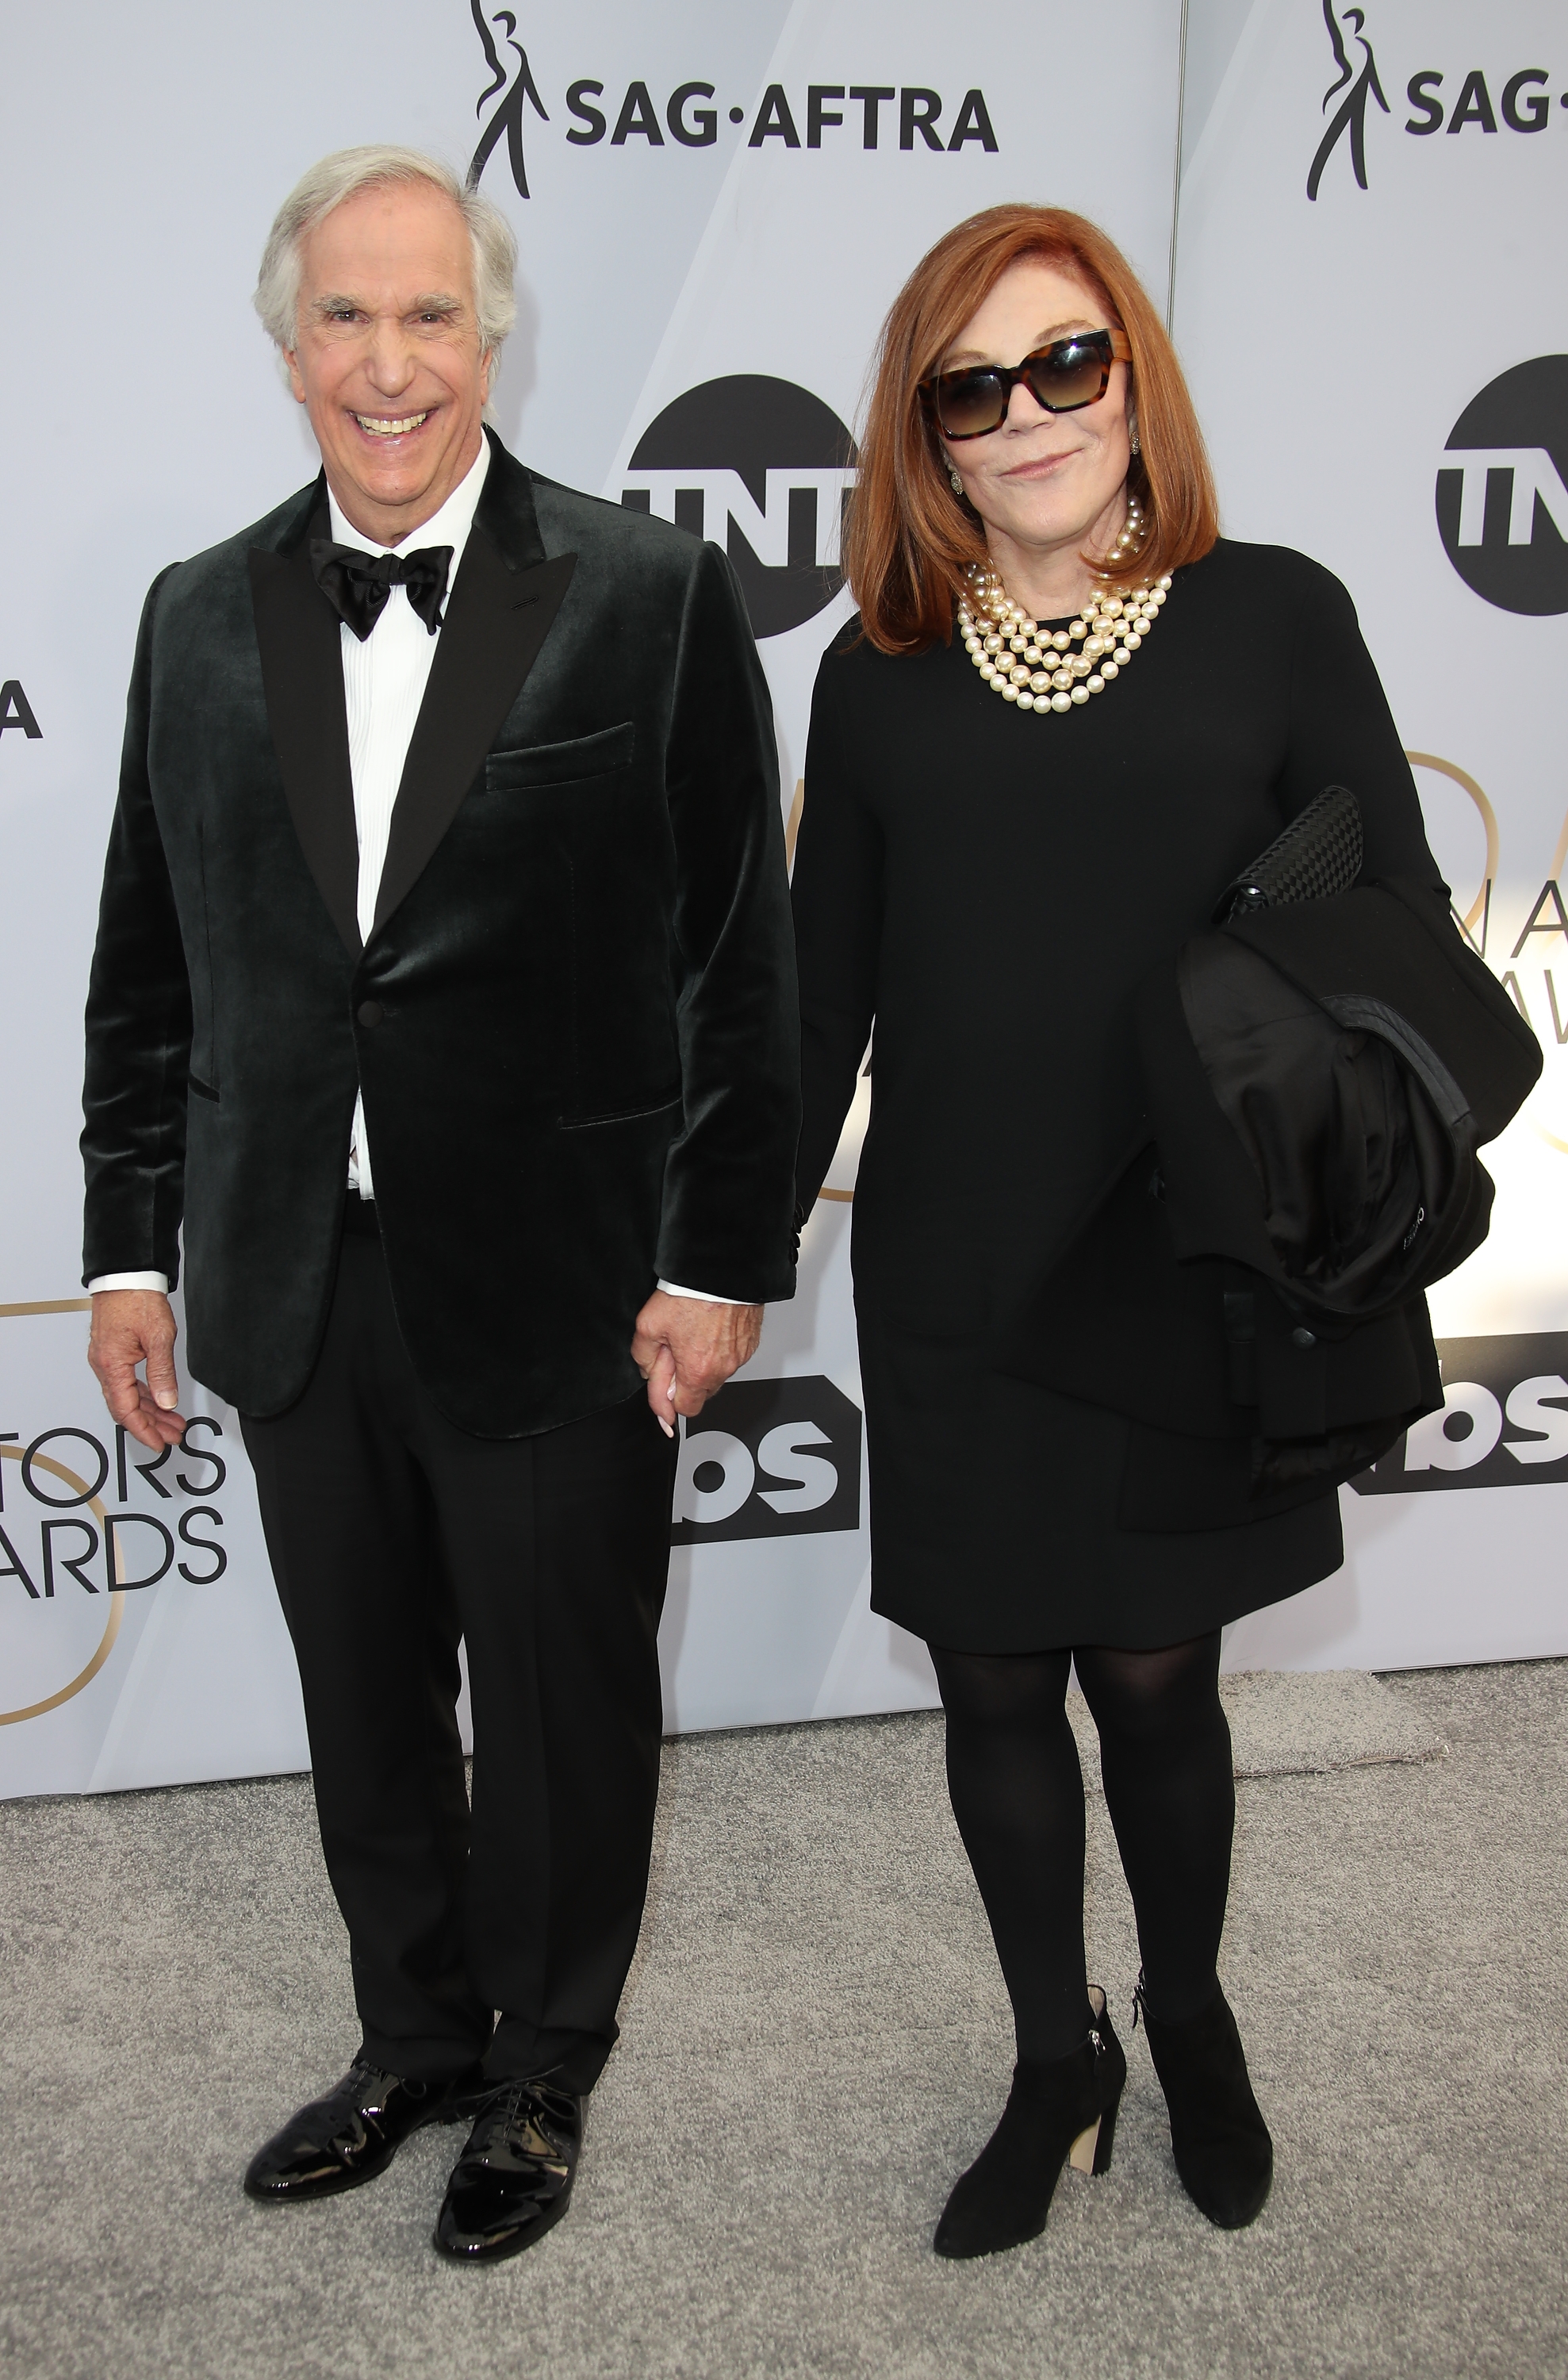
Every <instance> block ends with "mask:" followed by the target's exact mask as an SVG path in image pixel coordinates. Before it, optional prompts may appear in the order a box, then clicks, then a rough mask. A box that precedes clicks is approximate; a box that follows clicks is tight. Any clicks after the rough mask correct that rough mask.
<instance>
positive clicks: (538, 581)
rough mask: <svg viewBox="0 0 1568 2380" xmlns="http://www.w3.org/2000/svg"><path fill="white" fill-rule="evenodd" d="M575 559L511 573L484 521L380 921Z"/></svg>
mask: <svg viewBox="0 0 1568 2380" xmlns="http://www.w3.org/2000/svg"><path fill="white" fill-rule="evenodd" d="M576 563H577V557H576V555H575V554H574V553H562V554H558V555H557V556H556V557H555V559H554V560H553V561H550V562H540V563H537V564H536V565H535V566H534V567H533V568H532V569H531V570H518V571H513V570H509V569H508V568H507V565H506V564H505V563H504V561H503V560H502V559H501V554H500V553H498V552H497V550H496V548H495V546H494V545H493V544H492V542H491V540H490V539H489V538H488V536H487V535H486V534H485V530H484V528H483V524H482V523H481V521H480V520H479V519H477V518H476V520H475V523H474V528H473V529H472V531H471V532H470V535H469V539H468V543H467V545H466V547H465V548H464V554H463V561H462V563H461V565H460V566H459V569H458V573H457V578H456V582H455V584H454V585H453V587H452V595H451V597H450V599H449V601H448V603H447V608H446V617H445V619H444V621H443V622H442V625H441V633H440V642H439V644H438V645H437V647H436V658H435V661H434V662H433V664H432V666H431V670H430V682H429V684H428V686H427V687H426V689H425V699H424V701H423V702H422V703H421V704H420V706H419V716H418V719H417V720H416V722H415V727H414V735H413V738H412V740H411V742H410V744H409V747H408V758H407V759H406V760H405V761H404V769H403V782H402V783H401V784H400V785H399V787H398V794H397V802H396V806H395V807H394V808H393V810H392V833H391V835H390V837H389V839H388V843H387V859H386V866H385V867H384V868H382V870H381V889H380V894H379V896H378V898H377V902H376V924H377V925H378V926H380V925H382V924H384V922H385V921H386V919H387V918H388V917H391V916H392V911H393V910H394V909H395V908H396V907H397V906H398V905H399V903H400V902H402V901H403V900H404V899H405V898H406V897H407V894H408V892H410V890H411V889H412V887H413V886H414V884H415V883H416V881H417V880H418V878H419V876H420V874H421V873H422V871H423V870H424V868H426V867H427V866H428V862H429V859H430V856H431V854H432V853H433V852H434V850H435V848H436V846H437V844H439V843H440V839H441V837H442V835H443V834H445V832H446V831H447V829H448V827H449V826H450V825H451V824H452V820H453V819H454V818H455V817H456V815H457V811H458V807H459V805H460V804H461V802H462V800H463V797H464V795H465V794H466V793H467V791H468V788H469V787H470V785H471V784H472V783H473V782H474V780H475V778H476V776H477V775H478V773H479V771H480V769H481V768H482V767H483V766H484V761H485V755H486V753H487V752H488V750H489V748H490V746H491V745H492V744H493V743H494V742H495V739H496V736H497V735H498V734H499V732H500V729H501V722H502V720H503V719H504V718H505V717H506V714H507V712H508V711H509V710H511V708H512V706H513V703H514V702H515V701H516V699H517V697H518V695H519V694H520V692H521V691H522V687H523V682H524V680H525V678H526V676H527V674H528V672H529V671H530V670H531V669H532V668H533V666H534V663H535V662H536V660H537V658H538V653H539V649H540V647H541V646H542V645H543V643H544V641H545V638H546V637H548V636H549V631H550V626H551V624H552V622H553V621H554V619H555V615H556V613H557V612H559V610H560V609H561V600H562V598H563V597H564V595H565V593H566V589H567V588H568V587H569V586H570V584H571V582H572V573H573V569H574V568H575V567H576Z"/></svg>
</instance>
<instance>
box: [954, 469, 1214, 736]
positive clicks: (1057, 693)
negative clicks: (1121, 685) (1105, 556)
mask: <svg viewBox="0 0 1568 2380" xmlns="http://www.w3.org/2000/svg"><path fill="white" fill-rule="evenodd" d="M1142 536H1143V515H1142V512H1141V511H1140V508H1139V506H1138V504H1136V503H1131V504H1128V515H1127V523H1126V526H1125V528H1123V530H1122V533H1121V535H1120V536H1119V537H1118V538H1117V540H1116V544H1115V545H1114V546H1113V547H1112V548H1111V557H1110V558H1111V560H1112V561H1113V562H1118V561H1120V559H1121V557H1122V556H1123V554H1126V553H1132V552H1133V550H1134V549H1135V548H1136V547H1137V546H1138V545H1139V544H1140V542H1141V541H1142ZM969 584H970V600H969V601H967V602H966V601H962V600H960V601H959V629H960V631H961V633H962V636H963V640H964V650H965V651H966V652H967V653H968V654H969V657H970V659H971V662H973V663H974V666H975V668H976V669H977V670H978V671H979V672H980V674H981V676H982V677H983V679H984V681H985V683H986V685H987V686H989V687H990V688H991V691H992V693H993V694H999V695H1000V696H1001V698H1002V699H1003V701H1004V702H1011V703H1015V704H1016V705H1017V706H1018V708H1019V710H1073V709H1074V708H1075V707H1076V708H1079V709H1081V708H1082V706H1083V704H1084V703H1086V702H1087V701H1088V700H1089V698H1090V696H1091V695H1092V694H1104V690H1105V688H1106V686H1108V685H1109V684H1110V683H1111V681H1112V680H1113V679H1114V678H1116V677H1118V676H1119V675H1120V674H1121V672H1122V671H1123V670H1124V669H1125V668H1126V667H1127V665H1128V662H1129V661H1131V659H1132V657H1133V655H1134V653H1135V652H1137V650H1139V648H1140V645H1141V644H1142V642H1143V639H1144V637H1146V636H1147V635H1148V634H1149V631H1150V629H1151V628H1152V626H1153V625H1154V623H1155V621H1156V620H1157V619H1158V618H1159V616H1160V611H1161V607H1162V606H1163V604H1164V601H1165V598H1166V596H1167V595H1168V594H1169V593H1170V591H1171V582H1170V580H1169V578H1162V579H1160V580H1159V581H1158V582H1157V584H1155V585H1154V586H1152V587H1133V588H1129V589H1128V591H1127V593H1126V594H1125V595H1113V594H1109V593H1106V594H1097V595H1094V596H1092V597H1091V599H1090V601H1088V602H1087V603H1086V604H1085V605H1084V606H1083V608H1082V610H1081V611H1080V613H1079V615H1078V617H1077V618H1076V619H1075V620H1071V621H1069V622H1068V624H1067V626H1066V627H1065V628H1057V629H1056V630H1055V632H1053V631H1052V630H1051V629H1049V628H1042V627H1041V625H1040V624H1039V622H1038V621H1036V620H1031V618H1030V616H1029V614H1028V613H1027V612H1025V611H1024V610H1022V609H1021V607H1020V606H1019V604H1017V603H1015V602H1014V601H1012V598H1011V597H1010V596H1009V595H1008V593H1007V589H1006V588H1005V587H1004V586H1003V584H1002V582H1001V580H1000V578H999V577H997V576H996V573H995V570H992V569H988V568H983V567H982V566H981V565H979V564H971V567H970V572H969Z"/></svg>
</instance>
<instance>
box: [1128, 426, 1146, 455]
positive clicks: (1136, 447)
mask: <svg viewBox="0 0 1568 2380" xmlns="http://www.w3.org/2000/svg"><path fill="white" fill-rule="evenodd" d="M1128 443H1129V444H1130V445H1131V448H1132V451H1133V453H1134V454H1135V455H1141V454H1142V452H1143V449H1142V447H1141V446H1140V444H1139V443H1138V432H1137V431H1136V430H1135V431H1133V433H1132V436H1131V438H1130V440H1129V441H1128Z"/></svg>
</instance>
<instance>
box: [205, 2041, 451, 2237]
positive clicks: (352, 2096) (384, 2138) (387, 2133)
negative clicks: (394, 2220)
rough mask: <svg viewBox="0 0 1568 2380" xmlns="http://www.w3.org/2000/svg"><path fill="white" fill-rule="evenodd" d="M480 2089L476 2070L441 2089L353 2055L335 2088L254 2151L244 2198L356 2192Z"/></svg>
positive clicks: (285, 2198) (302, 2197)
mask: <svg viewBox="0 0 1568 2380" xmlns="http://www.w3.org/2000/svg"><path fill="white" fill-rule="evenodd" d="M480 2087H482V2078H481V2075H480V2072H479V2069H478V2068H477V2067H473V2068H471V2069H470V2070H469V2071H468V2072H467V2073H466V2074H463V2075H460V2076H459V2077H458V2079H457V2081H456V2082H455V2083H445V2084H442V2083H416V2082H414V2081H411V2080H410V2079H409V2078H408V2077H407V2076H405V2075H402V2074H388V2073H386V2072H385V2071H384V2070H382V2069H381V2068H380V2067H379V2066H372V2065H370V2064H369V2062H368V2060H367V2059H365V2058H356V2059H355V2061H354V2064H353V2065H352V2066H351V2067H350V2068H349V2070H348V2072H347V2073H346V2074H345V2075H344V2078H343V2081H342V2082H341V2083H339V2084H338V2085H337V2088H336V2089H335V2090H333V2091H329V2092H328V2094H327V2095H326V2097H325V2098H324V2099H312V2100H311V2101H310V2102H309V2104H308V2106H306V2107H301V2108H300V2109H299V2111H298V2113H297V2114H296V2115H294V2116H291V2117H290V2119H289V2120H288V2122H287V2123H286V2124H285V2125H284V2126H283V2130H282V2131H281V2132H274V2133H273V2135H272V2137H271V2140H270V2141H269V2142H268V2143H267V2145H266V2147H265V2148H263V2149H259V2150H258V2151H257V2154H256V2155H255V2156H253V2157H252V2158H251V2160H250V2165H249V2168H247V2173H246V2177H245V2188H246V2194H247V2197H250V2198H259V2199H264V2200H269V2201H275V2202H277V2203H280V2204H282V2203H283V2202H285V2201H286V2202H287V2203H288V2204H290V2205H293V2204H296V2202H301V2203H302V2202H303V2201H304V2200H306V2199H310V2198H332V2197H333V2196H335V2194H336V2193H337V2192H339V2191H340V2190H357V2189H358V2187H359V2185H360V2183H361V2182H363V2181H374V2180H375V2178H376V2176H377V2175H378V2174H379V2173H385V2171H386V2169H387V2168H388V2166H389V2165H391V2163H392V2159H393V2157H394V2156H396V2155H397V2153H398V2151H399V2149H400V2148H401V2147H402V2146H403V2143H404V2141H405V2140H406V2139H407V2138H408V2135H409V2133H410V2132H416V2131H419V2129H420V2128H421V2126H422V2125H425V2124H443V2123H444V2124H453V2123H456V2122H457V2121H458V2120H459V2119H461V2118H462V2117H464V2116H466V2115H469V2114H471V2113H472V2111H473V2107H474V2104H475V2094H476V2090H478V2089H479V2088H480Z"/></svg>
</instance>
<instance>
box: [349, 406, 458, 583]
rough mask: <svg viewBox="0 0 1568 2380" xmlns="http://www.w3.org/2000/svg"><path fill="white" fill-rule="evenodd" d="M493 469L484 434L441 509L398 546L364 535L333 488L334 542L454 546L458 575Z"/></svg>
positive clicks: (381, 549)
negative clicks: (461, 476)
mask: <svg viewBox="0 0 1568 2380" xmlns="http://www.w3.org/2000/svg"><path fill="white" fill-rule="evenodd" d="M489 468H490V442H489V440H488V438H486V437H485V436H484V435H483V434H482V433H481V436H480V439H479V451H478V453H477V455H476V456H475V458H474V461H473V463H472V465H471V466H470V468H468V470H467V471H466V472H465V473H464V476H463V478H462V479H461V480H459V481H458V483H457V485H456V487H455V488H453V490H452V493H451V495H450V496H448V498H447V500H446V502H445V504H442V506H441V508H440V511H439V512H436V513H432V514H431V516H430V517H429V519H428V521H421V522H420V524H419V527H418V528H416V529H410V531H409V533H408V535H407V536H406V537H405V538H404V539H403V540H402V542H401V543H400V544H397V545H377V544H376V543H375V541H374V540H372V539H370V538H368V537H366V536H364V535H363V534H362V533H361V531H360V530H358V529H356V528H355V526H354V524H353V522H352V521H350V520H348V519H346V518H345V517H344V514H343V512H342V510H341V508H340V507H339V504H338V500H337V498H336V496H334V495H333V493H332V490H331V488H329V489H328V490H327V503H328V504H329V506H330V507H331V510H332V540H333V543H334V544H337V545H352V546H355V547H356V548H357V549H358V551H359V552H360V553H403V552H404V549H405V548H406V547H410V546H425V545H450V546H451V548H452V577H454V578H455V577H456V576H457V565H458V564H459V563H460V562H461V561H462V559H463V549H464V546H465V545H466V544H467V542H468V532H469V530H470V529H471V528H473V526H474V515H475V513H476V511H477V509H478V504H479V497H480V494H481V492H482V491H483V489H484V485H485V474H486V472H487V471H488V469H489Z"/></svg>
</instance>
